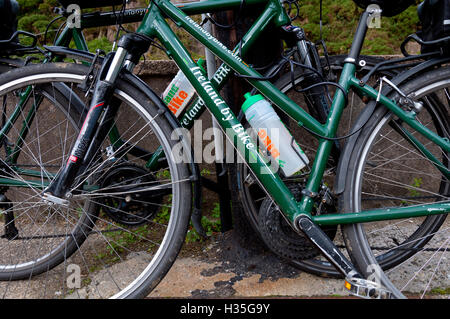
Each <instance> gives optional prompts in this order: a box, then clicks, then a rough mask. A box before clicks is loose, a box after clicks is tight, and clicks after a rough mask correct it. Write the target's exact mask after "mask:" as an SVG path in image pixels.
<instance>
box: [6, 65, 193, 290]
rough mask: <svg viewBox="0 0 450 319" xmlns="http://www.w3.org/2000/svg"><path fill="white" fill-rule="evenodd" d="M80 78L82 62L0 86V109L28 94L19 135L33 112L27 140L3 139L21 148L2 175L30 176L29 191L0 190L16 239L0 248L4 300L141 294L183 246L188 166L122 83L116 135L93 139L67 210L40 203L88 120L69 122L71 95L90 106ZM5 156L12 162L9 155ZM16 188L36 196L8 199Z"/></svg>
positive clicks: (29, 71)
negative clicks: (0, 103) (93, 150)
mask: <svg viewBox="0 0 450 319" xmlns="http://www.w3.org/2000/svg"><path fill="white" fill-rule="evenodd" d="M86 71H87V69H86V68H85V67H82V66H79V65H67V64H54V65H50V64H48V65H45V66H32V67H30V68H24V69H23V70H18V71H13V72H15V73H13V74H16V78H15V79H12V77H14V75H10V79H8V80H5V82H3V83H2V84H0V88H1V89H0V92H1V95H2V96H7V99H6V100H7V106H6V108H5V110H9V109H13V108H14V107H16V106H17V104H18V100H17V98H14V97H15V96H17V93H18V92H23V90H24V89H26V88H30V87H31V88H32V94H31V95H29V97H28V100H27V105H26V106H25V107H24V108H23V111H21V112H20V113H21V114H20V121H16V122H15V124H14V125H17V126H18V127H19V128H20V127H21V125H22V124H21V123H22V121H23V120H24V119H25V120H26V115H27V114H30V113H29V110H30V109H31V106H33V105H37V106H38V107H37V112H36V114H35V116H34V118H33V120H32V121H31V124H30V125H28V124H27V125H26V126H27V127H28V134H27V135H26V139H24V140H23V139H20V138H19V139H17V138H16V139H13V138H8V143H10V145H9V147H10V148H14V147H15V146H16V145H17V144H19V143H18V142H17V141H22V140H23V143H22V145H21V146H20V147H19V148H17V149H18V153H20V155H19V156H18V159H17V161H16V162H17V165H13V164H9V165H8V167H9V171H8V174H6V173H5V170H4V169H3V174H2V175H3V177H5V176H6V177H10V178H11V176H12V178H11V180H13V181H15V182H23V181H24V178H23V175H24V174H23V170H18V168H22V167H27V168H28V170H29V171H33V172H28V175H27V177H28V179H27V180H26V181H27V185H25V186H24V185H21V186H20V187H14V186H11V185H8V186H7V189H6V191H5V192H4V195H5V196H6V197H7V198H8V199H10V200H9V201H10V203H11V205H12V206H11V207H10V208H8V209H7V210H6V211H7V212H10V213H11V214H12V216H13V222H11V221H10V222H8V223H6V222H5V225H12V224H14V226H15V227H16V228H17V230H18V235H17V237H16V238H14V239H7V238H2V239H1V241H0V242H1V243H2V244H1V245H0V247H1V248H0V251H1V252H2V253H1V255H2V257H1V259H2V260H3V261H6V262H0V265H3V266H0V278H1V279H2V280H3V282H0V295H2V296H3V297H5V298H55V297H56V298H107V297H108V298H126V297H143V296H145V295H146V294H148V293H149V292H150V290H151V289H152V288H154V287H155V286H156V284H157V283H158V282H159V281H160V280H161V278H163V277H164V275H165V273H166V272H167V271H168V269H169V268H170V266H171V264H172V263H173V260H174V259H175V257H176V255H177V254H178V252H179V249H180V248H181V244H182V243H183V239H184V235H185V232H186V229H187V223H188V219H189V209H190V205H189V203H190V187H189V184H190V183H189V180H188V172H187V169H186V167H185V165H184V164H176V162H175V159H174V158H173V154H172V152H171V151H172V147H173V146H174V145H175V144H176V143H175V140H171V139H170V132H171V131H172V129H171V127H170V126H169V125H168V123H167V121H166V120H165V119H164V118H163V116H161V115H160V114H158V109H157V108H156V106H155V105H154V104H152V103H150V102H149V101H147V100H146V99H145V98H144V97H143V96H142V95H140V94H139V92H134V91H132V90H131V87H129V86H127V85H126V84H121V83H119V85H118V87H117V89H116V92H115V97H116V98H117V99H119V100H120V101H121V106H120V110H119V114H118V116H117V118H116V121H115V126H114V127H115V128H116V129H117V130H114V132H113V130H111V131H110V132H109V133H110V134H108V136H109V138H108V139H107V140H105V141H99V146H100V147H99V151H98V153H97V155H96V156H95V157H94V159H93V160H92V161H91V162H89V163H87V165H86V169H85V170H84V171H83V172H82V174H80V175H79V176H78V178H77V180H76V181H74V183H73V184H72V194H73V196H72V197H70V198H67V199H68V201H69V205H68V206H67V207H63V206H58V205H53V206H48V204H47V203H45V202H43V201H42V200H40V196H39V194H40V192H41V191H42V189H43V187H44V186H45V185H48V183H49V182H51V180H52V179H53V178H54V177H55V176H56V174H57V172H58V170H59V169H60V168H61V166H62V165H63V164H64V163H65V161H67V159H68V155H69V154H68V153H69V151H70V149H71V146H72V145H73V142H74V141H75V139H76V136H77V134H78V128H79V127H80V124H79V123H82V121H83V120H84V116H85V114H86V110H85V109H84V110H83V113H82V115H81V116H80V114H78V118H76V116H75V118H72V119H71V120H69V119H68V116H67V115H68V114H69V113H71V109H70V107H71V106H72V105H73V103H71V101H73V100H76V99H77V98H78V99H80V100H81V101H82V102H83V103H84V104H83V105H88V101H87V99H86V98H85V97H84V92H80V90H79V88H78V87H77V85H78V84H79V83H81V82H82V81H83V80H84V74H85V73H86ZM61 83H64V85H66V86H67V87H68V88H69V90H66V91H65V92H64V93H65V94H63V95H64V96H61V94H60V95H58V97H57V95H56V93H53V95H52V92H54V91H56V90H55V88H56V87H57V86H60V85H61ZM30 85H32V86H30ZM42 88H45V90H42ZM43 91H46V92H47V93H46V94H44V93H43ZM130 92H131V93H130ZM11 93H16V94H11ZM39 100H40V101H39ZM30 105H31V106H30ZM6 113H7V114H6V116H9V114H10V113H9V112H6ZM22 113H23V114H22ZM56 113H58V117H56V116H55V115H54V114H56ZM53 119H54V121H53V123H56V124H53V125H52V124H51V123H50V122H52V120H53ZM69 122H71V123H69ZM44 124H45V125H47V126H45V125H44ZM14 132H15V133H16V134H17V132H19V133H20V132H21V130H13V129H12V130H11V131H10V133H11V135H13V134H12V133H14ZM113 133H114V134H113ZM113 135H114V136H115V137H114V142H112V137H111V136H113ZM35 144H36V145H35ZM159 149H162V150H163V152H164V153H163V154H164V156H161V158H160V159H161V161H160V165H159V166H158V167H157V168H155V169H153V170H151V169H149V168H148V167H147V166H146V165H147V163H148V161H149V158H150V157H151V155H152V154H153V153H154V152H155V151H157V150H159ZM55 152H56V153H58V154H55ZM2 155H3V154H2ZM26 155H28V156H26ZM3 159H4V162H6V163H8V161H7V159H8V157H3ZM31 173H32V174H34V176H33V175H31V176H30V174H31ZM30 181H32V182H30ZM2 186H3V187H5V188H6V186H5V183H3V184H2ZM17 189H19V191H20V192H23V191H24V189H25V190H26V191H29V192H31V193H32V195H31V196H22V199H17V198H15V199H13V195H12V194H11V193H12V192H14V191H16V192H17ZM22 195H23V194H22ZM11 199H13V200H11ZM20 210H22V211H25V212H26V213H23V214H19V213H18V212H20ZM22 219H25V220H24V221H23V222H22V221H21V220H22ZM4 229H5V230H6V228H5V227H4ZM36 247H37V248H36ZM21 251H26V252H27V253H26V254H22V256H26V257H27V259H26V260H21V259H20V258H21V257H20V252H21ZM29 251H33V252H34V254H29V253H28V252H29ZM22 259H23V258H22Z"/></svg>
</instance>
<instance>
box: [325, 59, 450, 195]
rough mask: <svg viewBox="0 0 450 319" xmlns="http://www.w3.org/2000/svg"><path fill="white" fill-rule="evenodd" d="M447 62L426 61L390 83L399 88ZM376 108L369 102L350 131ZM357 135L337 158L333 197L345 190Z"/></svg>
mask: <svg viewBox="0 0 450 319" xmlns="http://www.w3.org/2000/svg"><path fill="white" fill-rule="evenodd" d="M448 61H450V58H449V57H444V58H435V59H430V60H427V61H425V62H423V63H420V64H419V65H416V66H414V67H412V68H411V69H408V70H406V71H403V72H401V73H399V74H398V75H397V76H395V77H394V78H393V79H392V80H391V81H392V83H394V84H395V85H397V86H401V85H402V84H403V83H404V82H406V81H408V80H410V78H411V77H412V76H414V75H415V74H419V73H420V72H423V71H425V70H429V69H431V68H434V67H435V66H437V65H441V64H443V63H446V62H448ZM393 91H394V89H393V88H391V87H389V86H384V88H383V89H382V91H381V93H382V94H383V95H384V96H387V95H389V94H391V93H392V92H393ZM376 106H377V103H376V102H375V101H370V102H369V103H368V104H367V105H366V106H365V107H364V110H363V111H362V112H361V113H360V114H359V116H358V118H357V120H356V122H355V123H354V124H353V127H352V131H353V130H354V129H355V128H359V127H361V126H362V125H364V123H365V122H366V121H367V120H368V119H369V118H370V116H372V114H373V112H374V111H375V108H376ZM359 134H360V132H358V133H355V134H354V135H352V136H351V137H350V138H349V139H348V141H347V143H346V145H345V147H344V150H343V151H342V153H341V156H340V158H339V163H338V166H337V168H336V178H335V183H334V189H333V192H334V194H335V195H339V194H342V193H343V192H344V190H345V179H346V175H347V170H348V164H349V162H350V158H351V156H352V153H353V149H354V147H355V144H356V141H357V139H358V136H359Z"/></svg>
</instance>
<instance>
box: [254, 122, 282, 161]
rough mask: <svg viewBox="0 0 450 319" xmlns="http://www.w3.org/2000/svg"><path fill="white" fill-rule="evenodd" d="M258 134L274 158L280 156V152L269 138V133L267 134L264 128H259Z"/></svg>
mask: <svg viewBox="0 0 450 319" xmlns="http://www.w3.org/2000/svg"><path fill="white" fill-rule="evenodd" d="M258 136H259V138H260V139H261V141H262V142H263V144H264V146H265V147H266V148H267V150H268V151H269V153H270V155H272V157H273V158H274V159H276V158H277V157H278V156H280V152H279V151H278V149H277V148H276V146H275V145H274V144H272V140H271V139H270V137H269V135H267V132H266V131H265V130H264V129H260V130H259V132H258Z"/></svg>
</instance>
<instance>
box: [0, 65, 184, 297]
mask: <svg viewBox="0 0 450 319" xmlns="http://www.w3.org/2000/svg"><path fill="white" fill-rule="evenodd" d="M87 71H88V67H87V66H84V65H81V64H70V63H47V64H40V65H32V66H29V67H24V68H19V69H16V70H12V71H11V72H9V73H7V74H5V75H4V76H3V77H2V79H1V80H0V85H1V84H3V83H8V82H11V81H13V80H14V79H17V78H24V77H25V76H30V75H36V76H39V75H42V74H46V73H48V74H58V73H60V74H74V75H77V76H80V75H81V76H84V75H86V74H87ZM53 81H55V80H53ZM116 90H117V91H121V92H125V93H126V94H128V95H129V96H130V97H132V98H133V99H134V101H139V103H140V105H141V106H142V108H143V109H145V110H146V111H147V112H148V113H149V114H151V115H152V117H153V118H154V121H156V122H157V124H158V126H159V128H160V129H161V131H162V132H163V134H164V135H165V138H166V142H167V143H169V144H170V146H174V145H175V144H176V143H180V140H179V139H173V138H171V137H172V136H171V134H172V132H173V127H172V125H171V124H169V122H168V121H167V119H166V118H165V117H164V116H158V115H159V114H160V110H159V109H158V107H157V105H161V104H160V101H150V100H149V98H150V97H148V96H147V95H145V94H144V93H143V92H140V91H138V90H136V88H135V87H134V86H132V84H130V83H125V82H124V81H122V80H118V81H117V85H116ZM173 164H174V167H175V169H176V170H177V174H178V175H179V177H180V180H183V181H185V182H179V183H177V185H176V187H178V188H179V189H180V190H181V191H180V192H179V205H178V208H179V210H178V211H177V214H173V215H176V216H173V217H171V218H174V221H173V224H172V225H173V227H171V235H170V236H171V238H167V240H166V242H167V243H166V244H165V246H164V249H163V250H162V251H161V252H159V254H158V260H157V262H155V264H154V265H153V266H151V267H150V266H148V267H150V268H148V267H147V268H146V270H145V271H144V273H145V274H143V275H141V276H140V278H139V280H137V281H136V283H135V284H134V286H133V287H131V288H130V289H129V290H127V291H124V292H123V294H122V295H120V296H119V297H121V298H142V297H145V296H147V295H148V293H149V292H150V291H151V290H152V289H153V288H154V287H155V286H156V285H157V284H158V283H159V282H160V281H161V280H162V278H164V276H165V274H166V273H167V272H168V271H169V269H170V267H171V266H172V264H173V262H174V261H175V259H176V256H177V255H178V253H179V251H180V249H181V247H182V245H183V243H184V239H185V235H186V232H187V228H188V224H189V217H190V209H191V205H190V203H191V198H192V197H191V186H190V180H189V176H190V174H189V169H188V167H187V165H186V163H183V162H181V163H175V162H173ZM178 188H177V189H178ZM91 220H92V219H91ZM86 225H87V224H86ZM87 227H88V228H89V225H87ZM84 239H85V238H82V240H83V241H84ZM78 246H79V245H77V243H74V245H73V247H74V248H75V249H74V251H76V248H77V247H78ZM66 254H67V253H66ZM61 257H62V258H63V259H64V258H67V255H63V256H55V258H54V259H53V260H52V263H57V262H60V260H56V258H59V259H61ZM48 265H49V263H47V264H45V265H42V266H39V268H40V270H42V271H41V272H43V271H47V270H48V268H47V267H46V266H48ZM150 270H152V271H151V273H149V271H150ZM36 274H37V271H35V272H33V275H36ZM19 277H23V276H19ZM141 277H142V278H141ZM26 278H29V276H26ZM6 279H7V280H11V279H13V278H11V276H9V277H7V278H6ZM14 279H20V278H14Z"/></svg>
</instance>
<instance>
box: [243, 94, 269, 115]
mask: <svg viewBox="0 0 450 319" xmlns="http://www.w3.org/2000/svg"><path fill="white" fill-rule="evenodd" d="M244 97H245V102H244V104H242V111H243V112H245V111H247V109H248V108H249V107H250V106H252V105H253V104H255V103H256V102H258V101H261V100H264V96H262V95H261V94H256V95H251V94H250V92H248V93H245V94H244Z"/></svg>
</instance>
